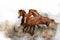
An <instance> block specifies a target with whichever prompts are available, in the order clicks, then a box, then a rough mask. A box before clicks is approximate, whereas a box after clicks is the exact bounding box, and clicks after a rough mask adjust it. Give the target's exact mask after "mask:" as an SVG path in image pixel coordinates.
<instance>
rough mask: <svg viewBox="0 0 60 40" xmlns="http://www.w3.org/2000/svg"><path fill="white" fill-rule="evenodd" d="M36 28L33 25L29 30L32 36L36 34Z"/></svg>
mask: <svg viewBox="0 0 60 40" xmlns="http://www.w3.org/2000/svg"><path fill="white" fill-rule="evenodd" d="M34 30H35V26H31V27H30V30H29V33H30V34H31V36H32V35H34Z"/></svg>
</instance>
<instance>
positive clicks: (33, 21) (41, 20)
mask: <svg viewBox="0 0 60 40" xmlns="http://www.w3.org/2000/svg"><path fill="white" fill-rule="evenodd" d="M20 16H23V17H27V18H26V24H27V25H26V27H28V26H30V29H31V28H32V26H33V28H32V30H34V29H35V25H38V24H46V25H47V26H48V25H49V24H50V23H51V22H52V21H54V20H53V19H49V18H48V17H41V16H36V17H30V16H31V15H30V14H29V13H28V14H26V12H25V11H24V10H19V17H20ZM31 33H33V32H31Z"/></svg>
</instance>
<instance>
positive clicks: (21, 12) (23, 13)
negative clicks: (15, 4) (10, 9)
mask: <svg viewBox="0 0 60 40" xmlns="http://www.w3.org/2000/svg"><path fill="white" fill-rule="evenodd" d="M25 13H26V12H25V11H24V10H22V9H21V10H19V12H18V14H19V16H18V18H20V17H21V16H24V15H25Z"/></svg>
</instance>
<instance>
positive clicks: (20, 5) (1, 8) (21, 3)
mask: <svg viewBox="0 0 60 40" xmlns="http://www.w3.org/2000/svg"><path fill="white" fill-rule="evenodd" d="M19 9H24V10H26V11H28V10H29V9H36V10H38V11H39V12H46V13H48V14H50V15H51V14H52V15H55V16H56V15H57V16H58V15H59V13H60V12H59V11H60V0H0V21H4V20H7V19H8V20H10V21H12V22H15V20H16V19H17V16H18V10H19ZM55 16H54V17H53V18H55ZM59 16H60V15H59ZM56 18H57V17H56ZM57 20H58V22H60V19H59V18H57ZM59 30H60V25H59V28H58V32H57V35H56V38H57V39H58V40H60V31H59ZM1 35H2V36H1ZM5 39H6V38H5V37H4V35H3V33H0V40H5ZM6 40H8V39H6Z"/></svg>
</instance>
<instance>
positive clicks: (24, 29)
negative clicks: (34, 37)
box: [23, 24, 28, 32]
mask: <svg viewBox="0 0 60 40" xmlns="http://www.w3.org/2000/svg"><path fill="white" fill-rule="evenodd" d="M24 25H25V26H24V27H23V32H25V31H26V29H27V27H28V26H27V25H26V24H24Z"/></svg>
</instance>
